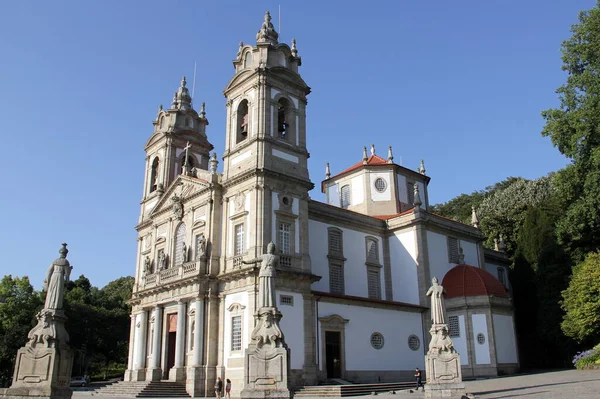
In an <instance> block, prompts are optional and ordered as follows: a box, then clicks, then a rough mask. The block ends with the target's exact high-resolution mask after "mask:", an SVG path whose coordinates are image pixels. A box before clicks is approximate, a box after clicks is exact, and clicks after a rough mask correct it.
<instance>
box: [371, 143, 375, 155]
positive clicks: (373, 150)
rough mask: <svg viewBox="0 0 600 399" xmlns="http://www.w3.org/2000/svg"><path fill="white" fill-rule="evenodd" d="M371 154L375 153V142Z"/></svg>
mask: <svg viewBox="0 0 600 399" xmlns="http://www.w3.org/2000/svg"><path fill="white" fill-rule="evenodd" d="M371 155H375V144H371Z"/></svg>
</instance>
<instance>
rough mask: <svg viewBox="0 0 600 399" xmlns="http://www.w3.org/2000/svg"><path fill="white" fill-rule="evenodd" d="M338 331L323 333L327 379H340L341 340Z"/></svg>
mask: <svg viewBox="0 0 600 399" xmlns="http://www.w3.org/2000/svg"><path fill="white" fill-rule="evenodd" d="M341 335H342V334H341V333H340V332H339V331H325V365H326V367H327V378H341V377H342V338H341Z"/></svg>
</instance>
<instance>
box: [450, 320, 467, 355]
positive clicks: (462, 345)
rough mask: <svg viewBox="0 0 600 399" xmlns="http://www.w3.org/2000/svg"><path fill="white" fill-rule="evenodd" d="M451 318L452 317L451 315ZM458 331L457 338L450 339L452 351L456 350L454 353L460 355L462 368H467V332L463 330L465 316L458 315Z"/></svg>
mask: <svg viewBox="0 0 600 399" xmlns="http://www.w3.org/2000/svg"><path fill="white" fill-rule="evenodd" d="M451 316H453V315H451ZM458 330H459V336H458V337H451V339H452V343H453V344H454V349H456V351H457V352H458V354H459V355H460V364H461V365H462V366H468V365H469V353H468V346H467V330H466V328H465V316H464V315H462V314H461V315H458Z"/></svg>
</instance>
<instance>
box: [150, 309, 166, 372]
mask: <svg viewBox="0 0 600 399" xmlns="http://www.w3.org/2000/svg"><path fill="white" fill-rule="evenodd" d="M162 332H163V307H162V305H157V306H156V307H155V308H154V336H153V341H152V364H151V366H150V367H149V368H148V370H147V375H146V380H147V381H160V380H161V378H162V369H161V367H160V353H161V350H160V349H161V348H160V344H161V342H162V338H163V334H162Z"/></svg>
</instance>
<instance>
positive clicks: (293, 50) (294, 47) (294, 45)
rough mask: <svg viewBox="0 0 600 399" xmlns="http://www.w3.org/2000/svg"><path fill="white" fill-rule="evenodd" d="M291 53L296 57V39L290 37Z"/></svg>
mask: <svg viewBox="0 0 600 399" xmlns="http://www.w3.org/2000/svg"><path fill="white" fill-rule="evenodd" d="M292 55H293V56H294V57H298V49H297V48H296V39H292Z"/></svg>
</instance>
